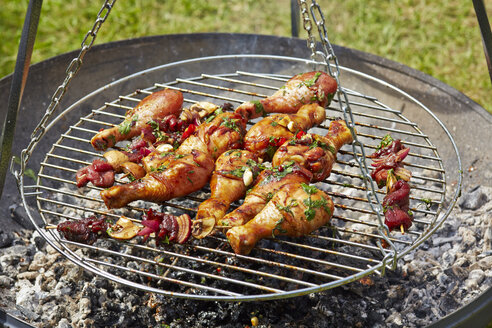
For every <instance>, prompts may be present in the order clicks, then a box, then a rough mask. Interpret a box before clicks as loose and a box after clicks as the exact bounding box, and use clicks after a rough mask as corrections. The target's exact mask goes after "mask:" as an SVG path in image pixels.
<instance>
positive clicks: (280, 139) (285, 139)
mask: <svg viewBox="0 0 492 328" xmlns="http://www.w3.org/2000/svg"><path fill="white" fill-rule="evenodd" d="M286 141H287V138H284V137H282V138H278V140H277V144H276V146H277V147H280V146H282V144H283V143H284V142H286Z"/></svg>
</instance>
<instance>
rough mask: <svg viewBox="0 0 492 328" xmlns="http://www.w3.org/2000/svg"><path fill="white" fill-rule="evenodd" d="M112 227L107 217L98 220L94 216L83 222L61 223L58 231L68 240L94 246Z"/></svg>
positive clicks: (82, 220) (57, 228)
mask: <svg viewBox="0 0 492 328" xmlns="http://www.w3.org/2000/svg"><path fill="white" fill-rule="evenodd" d="M110 226H111V223H110V222H109V221H107V220H106V218H105V217H101V218H97V217H95V216H94V215H93V216H90V217H88V218H84V219H81V220H73V221H65V222H62V223H59V224H58V225H57V227H56V230H58V232H60V233H61V234H62V235H63V237H65V239H67V240H71V241H75V242H77V243H84V244H88V245H92V244H94V242H95V241H96V240H97V239H98V238H99V237H101V236H105V235H106V230H108V228H109V227H110Z"/></svg>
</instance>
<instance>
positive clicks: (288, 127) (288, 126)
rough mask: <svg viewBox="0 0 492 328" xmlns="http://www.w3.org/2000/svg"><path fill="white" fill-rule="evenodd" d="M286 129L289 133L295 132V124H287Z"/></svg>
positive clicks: (292, 122) (291, 122)
mask: <svg viewBox="0 0 492 328" xmlns="http://www.w3.org/2000/svg"><path fill="white" fill-rule="evenodd" d="M287 129H288V130H289V131H290V132H296V124H295V122H294V121H290V122H289V124H287Z"/></svg>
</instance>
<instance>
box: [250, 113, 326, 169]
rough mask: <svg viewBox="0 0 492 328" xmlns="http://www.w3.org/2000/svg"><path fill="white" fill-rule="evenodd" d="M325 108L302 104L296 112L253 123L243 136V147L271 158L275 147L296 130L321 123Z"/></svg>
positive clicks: (264, 157) (324, 116) (323, 118)
mask: <svg viewBox="0 0 492 328" xmlns="http://www.w3.org/2000/svg"><path fill="white" fill-rule="evenodd" d="M325 118H326V113H325V109H324V108H323V107H321V106H319V105H318V104H309V105H304V106H302V107H301V108H300V109H299V111H298V112H297V113H296V114H275V115H271V116H268V117H265V118H264V119H262V120H261V121H259V122H258V123H256V124H255V125H253V126H252V127H251V128H250V129H249V130H248V132H247V133H246V136H245V137H244V148H245V149H247V150H249V151H251V152H253V153H256V154H257V155H258V157H260V158H263V159H271V158H272V157H273V154H274V153H275V151H276V150H277V148H278V147H279V146H280V145H281V144H283V143H284V142H285V141H286V140H287V139H290V138H291V137H293V136H294V135H295V134H296V133H297V132H298V131H301V130H308V129H310V128H311V127H313V126H314V125H318V124H320V123H322V122H323V121H324V120H325Z"/></svg>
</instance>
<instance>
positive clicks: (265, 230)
mask: <svg viewBox="0 0 492 328" xmlns="http://www.w3.org/2000/svg"><path fill="white" fill-rule="evenodd" d="M333 210H334V205H333V202H332V200H331V199H330V197H329V196H328V195H326V194H325V193H324V192H323V191H321V190H319V189H317V188H316V187H314V186H310V185H308V184H306V183H302V182H296V183H288V184H285V185H283V186H282V187H281V188H280V189H279V191H278V192H277V193H276V194H275V196H273V198H272V199H271V201H269V202H268V204H267V205H266V206H265V207H264V208H263V209H262V210H261V212H259V213H258V214H257V215H256V216H255V217H254V218H253V219H252V220H250V221H249V222H248V223H246V224H244V225H241V226H236V227H233V228H231V229H229V230H228V231H227V234H226V236H227V239H228V240H229V243H230V245H231V247H232V249H233V250H234V252H235V253H236V254H244V255H247V254H249V253H250V252H251V250H252V249H253V247H254V246H255V245H256V243H257V242H258V241H259V240H261V239H263V238H276V237H277V236H290V237H301V236H305V235H307V234H309V233H311V232H312V231H314V230H316V229H318V228H320V227H321V226H323V225H325V224H327V223H328V222H329V221H330V219H331V217H332V215H333Z"/></svg>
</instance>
